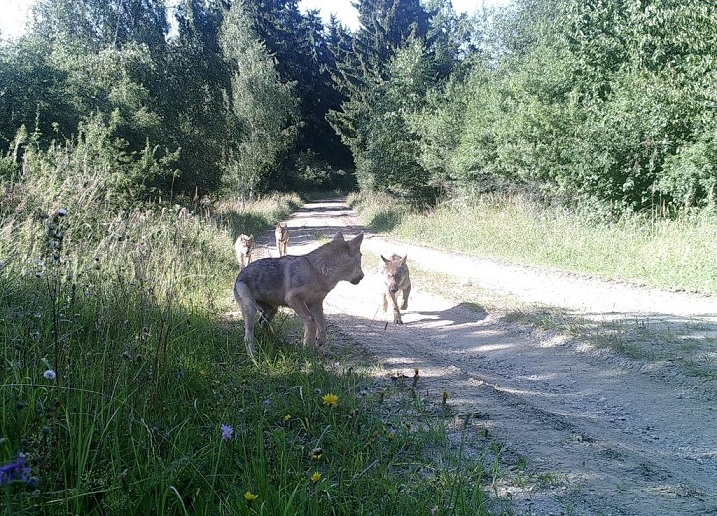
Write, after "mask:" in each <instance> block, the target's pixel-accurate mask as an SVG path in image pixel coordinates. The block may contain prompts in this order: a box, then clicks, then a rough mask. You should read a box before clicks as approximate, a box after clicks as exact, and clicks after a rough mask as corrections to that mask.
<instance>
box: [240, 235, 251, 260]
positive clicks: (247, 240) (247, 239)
mask: <svg viewBox="0 0 717 516" xmlns="http://www.w3.org/2000/svg"><path fill="white" fill-rule="evenodd" d="M236 248H237V250H238V251H239V252H240V253H242V254H244V255H248V254H249V253H251V251H252V249H254V235H248V236H247V235H244V234H242V235H239V238H237V242H236Z"/></svg>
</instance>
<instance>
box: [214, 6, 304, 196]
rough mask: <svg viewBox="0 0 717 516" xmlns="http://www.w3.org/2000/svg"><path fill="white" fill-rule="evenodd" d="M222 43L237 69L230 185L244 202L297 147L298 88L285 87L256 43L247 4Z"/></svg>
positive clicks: (226, 26) (235, 13)
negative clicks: (294, 145)
mask: <svg viewBox="0 0 717 516" xmlns="http://www.w3.org/2000/svg"><path fill="white" fill-rule="evenodd" d="M220 43H221V47H222V51H223V53H224V56H225V59H226V60H227V62H228V64H229V66H230V67H231V92H230V93H229V95H228V98H227V107H228V109H227V126H228V128H229V136H230V138H231V140H230V141H229V142H227V146H226V148H225V161H224V166H225V173H226V177H227V180H228V181H230V182H233V183H234V184H235V185H236V188H237V193H238V194H239V197H240V198H241V199H242V200H246V199H247V198H252V197H253V196H254V194H256V192H257V189H258V187H259V185H260V183H261V181H262V179H263V178H264V176H265V175H266V174H267V172H268V171H269V169H270V168H271V167H272V166H273V165H275V163H276V160H277V158H278V156H279V155H280V153H281V152H282V151H283V150H284V149H285V148H287V147H289V146H291V144H292V143H293V140H294V138H295V134H296V128H295V126H294V125H293V122H294V120H295V119H296V116H297V111H296V98H295V97H294V96H293V94H292V89H293V86H294V85H293V84H292V83H283V82H281V80H280V77H279V74H278V72H277V71H276V67H275V61H274V59H273V58H272V57H271V55H270V54H269V52H268V51H267V48H266V46H265V45H264V44H263V43H262V42H261V41H260V40H259V39H258V38H257V37H256V32H255V30H254V29H253V25H252V20H251V18H250V17H249V16H248V12H247V9H246V6H245V4H244V2H243V1H238V2H236V3H234V4H233V5H232V7H231V9H230V10H229V12H228V13H227V16H226V18H225V19H224V22H223V23H222V28H221V33H220Z"/></svg>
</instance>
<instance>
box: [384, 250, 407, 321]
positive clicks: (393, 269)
mask: <svg viewBox="0 0 717 516" xmlns="http://www.w3.org/2000/svg"><path fill="white" fill-rule="evenodd" d="M406 258H408V255H406V256H404V257H403V258H401V257H400V256H398V255H397V254H394V255H392V256H391V258H384V257H383V255H381V260H383V265H382V266H381V268H380V272H381V275H382V276H383V281H384V285H385V286H386V288H385V289H384V291H383V294H382V297H383V303H382V306H383V311H384V312H385V311H386V310H387V309H388V298H391V303H392V304H393V322H394V323H396V324H403V319H401V311H400V310H399V309H398V302H397V301H396V294H398V293H400V294H401V298H402V301H403V303H402V304H401V310H405V309H406V308H408V295H409V294H410V293H411V279H410V278H409V277H408V266H407V265H406Z"/></svg>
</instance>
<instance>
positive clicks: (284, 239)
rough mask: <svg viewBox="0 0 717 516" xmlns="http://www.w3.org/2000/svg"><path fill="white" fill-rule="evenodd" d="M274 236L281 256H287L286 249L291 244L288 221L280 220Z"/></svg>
mask: <svg viewBox="0 0 717 516" xmlns="http://www.w3.org/2000/svg"><path fill="white" fill-rule="evenodd" d="M274 236H276V249H277V250H278V251H279V256H286V249H287V247H288V246H289V228H288V227H287V225H286V222H279V223H278V224H277V225H276V229H275V230H274Z"/></svg>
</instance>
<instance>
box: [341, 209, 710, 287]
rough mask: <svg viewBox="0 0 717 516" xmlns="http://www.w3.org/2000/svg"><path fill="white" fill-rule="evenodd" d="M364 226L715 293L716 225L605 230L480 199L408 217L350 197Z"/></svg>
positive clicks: (626, 223)
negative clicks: (468, 203)
mask: <svg viewBox="0 0 717 516" xmlns="http://www.w3.org/2000/svg"><path fill="white" fill-rule="evenodd" d="M350 202H351V204H352V205H354V206H357V207H358V208H359V210H360V212H361V214H362V218H363V221H364V223H365V224H366V225H368V226H369V227H371V228H372V229H373V230H375V231H380V232H386V233H387V234H389V235H390V236H392V237H395V238H398V239H405V240H409V241H419V242H421V243H424V244H427V245H431V246H435V247H444V248H448V249H452V250H455V251H461V252H465V253H468V254H473V255H478V256H483V257H487V258H492V259H497V260H508V261H511V262H515V263H521V264H528V265H542V266H548V267H555V268H559V269H563V270H568V271H573V272H580V273H587V274H591V275H595V276H600V277H605V278H614V279H620V280H624V281H631V282H637V283H640V284H645V285H652V286H656V287H661V288H664V289H669V290H688V291H694V292H701V293H706V294H717V269H716V265H715V255H716V254H717V219H715V218H710V217H707V216H700V217H693V218H687V217H685V218H683V219H680V220H661V221H652V220H646V219H644V218H641V217H637V216H635V217H626V218H623V219H621V220H620V221H618V222H616V223H614V224H610V225H605V224H598V223H594V222H590V221H586V220H583V219H582V218H580V217H579V216H577V215H575V214H570V213H567V212H562V211H556V210H546V209H541V208H539V207H537V206H535V205H534V204H531V203H527V202H523V201H520V200H515V199H512V200H510V201H509V202H508V201H506V200H505V199H498V198H493V197H486V198H482V199H478V200H476V201H475V202H473V203H471V204H470V205H442V206H440V207H438V208H436V209H435V210H433V211H431V212H430V213H411V212H409V211H408V210H407V209H404V208H402V207H400V206H398V205H396V203H395V202H393V201H391V200H390V199H386V198H377V196H375V195H372V196H371V197H361V196H352V197H351V199H350Z"/></svg>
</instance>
